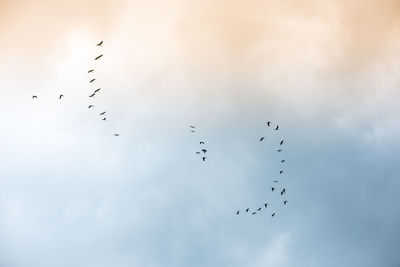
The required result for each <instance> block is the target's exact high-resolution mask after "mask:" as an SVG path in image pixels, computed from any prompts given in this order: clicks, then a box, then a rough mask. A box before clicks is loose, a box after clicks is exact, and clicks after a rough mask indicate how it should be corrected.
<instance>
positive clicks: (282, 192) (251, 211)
mask: <svg viewBox="0 0 400 267" xmlns="http://www.w3.org/2000/svg"><path fill="white" fill-rule="evenodd" d="M102 45H103V41H101V42H99V43H98V44H96V46H98V47H102ZM102 57H103V54H100V55H98V56H96V57H95V59H94V60H95V61H97V60H99V59H101V58H102ZM93 72H95V69H89V70H88V74H91V73H93ZM95 81H96V78H90V80H89V84H94V82H95ZM100 90H101V88H97V89H95V90H94V91H93V93H91V94H90V95H89V98H91V99H92V98H94V97H95V96H96V94H98V93H99V92H100ZM63 97H64V95H63V94H60V95H59V97H58V99H59V100H61V99H62V98H63ZM37 98H38V96H37V95H33V96H32V99H37ZM94 107H95V106H94V105H93V104H89V106H88V109H93V108H94ZM106 113H107V111H102V112H101V113H99V115H100V117H101V120H102V121H106V120H107V117H106ZM189 127H190V132H192V133H195V132H196V127H195V126H193V125H190V126H189ZM267 127H268V128H269V127H271V122H270V121H268V122H267ZM278 130H279V125H276V127H275V129H274V131H278ZM114 136H119V134H118V133H114ZM264 140H265V137H264V136H262V137H260V139H259V142H260V143H261V142H264ZM199 144H200V145H201V146H202V147H200V150H199V151H196V152H195V154H196V155H200V157H201V160H202V161H203V162H205V161H206V159H207V157H206V153H207V149H206V148H205V143H204V141H200V142H199ZM283 144H284V140H281V141H280V142H279V148H278V149H277V150H276V152H278V153H280V152H282V146H283ZM280 162H281V164H284V163H285V162H286V160H285V159H281V160H280ZM283 173H284V170H283V168H282V169H281V170H280V171H279V175H283ZM272 182H273V184H274V185H275V184H278V183H279V181H278V180H274V181H272ZM270 189H271V191H272V192H279V191H280V195H281V196H282V197H283V196H284V195H285V194H286V188H282V189H281V190H277V188H276V185H275V186H272V187H271V188H270ZM282 203H283V205H286V204H287V203H288V201H287V200H286V199H284V200H283V201H282ZM268 206H269V204H268V203H264V204H263V205H261V207H258V208H255V209H250V208H246V209H244V213H245V214H252V215H256V214H257V212H261V211H262V209H267V208H268ZM242 212H243V211H242ZM240 214H241V213H240V210H237V211H236V215H240ZM275 215H276V212H275V211H273V212H272V213H271V217H274V216H275Z"/></svg>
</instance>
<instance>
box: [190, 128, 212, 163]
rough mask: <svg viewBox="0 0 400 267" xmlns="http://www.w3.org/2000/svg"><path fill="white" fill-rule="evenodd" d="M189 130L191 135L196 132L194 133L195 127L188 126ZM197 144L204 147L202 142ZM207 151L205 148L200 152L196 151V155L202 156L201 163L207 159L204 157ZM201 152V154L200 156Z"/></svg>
mask: <svg viewBox="0 0 400 267" xmlns="http://www.w3.org/2000/svg"><path fill="white" fill-rule="evenodd" d="M189 128H190V132H191V133H195V132H196V131H195V128H196V127H195V126H193V125H190V126H189ZM199 144H200V145H204V141H200V142H199ZM207 151H208V150H207V149H206V148H204V147H203V148H202V149H201V150H200V151H196V154H197V155H203V156H202V157H201V159H202V160H203V162H204V161H206V159H207V157H206V156H205V154H206V153H207ZM201 152H203V154H201Z"/></svg>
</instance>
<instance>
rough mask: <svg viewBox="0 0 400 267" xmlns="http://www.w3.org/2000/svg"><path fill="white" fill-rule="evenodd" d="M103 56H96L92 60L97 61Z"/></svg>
mask: <svg viewBox="0 0 400 267" xmlns="http://www.w3.org/2000/svg"><path fill="white" fill-rule="evenodd" d="M102 56H103V55H100V56H97V57H96V58H95V59H94V60H98V59H99V58H101V57H102Z"/></svg>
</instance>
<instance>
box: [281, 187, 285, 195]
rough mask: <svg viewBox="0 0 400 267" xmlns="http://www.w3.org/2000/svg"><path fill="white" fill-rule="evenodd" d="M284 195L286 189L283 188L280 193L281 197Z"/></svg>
mask: <svg viewBox="0 0 400 267" xmlns="http://www.w3.org/2000/svg"><path fill="white" fill-rule="evenodd" d="M285 193H286V189H285V188H283V190H282V192H281V196H282V195H283V194H285Z"/></svg>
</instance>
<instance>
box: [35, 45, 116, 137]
mask: <svg viewBox="0 0 400 267" xmlns="http://www.w3.org/2000/svg"><path fill="white" fill-rule="evenodd" d="M96 46H97V47H103V41H101V42H99V43H98V44H96ZM102 57H103V54H100V55H98V56H96V57H95V58H94V60H95V61H97V60H99V59H101V58H102ZM94 71H95V70H94V69H89V70H88V74H91V73H93V72H94ZM95 81H96V78H90V80H89V84H94V82H95ZM100 90H101V88H100V87H99V88H97V89H95V90H94V91H93V93H91V94H90V95H89V98H94V97H95V96H96V94H97V93H99V92H100ZM63 97H64V95H63V94H60V96H59V97H58V99H59V100H61V99H62V98H63ZM37 98H38V96H37V95H33V96H32V99H37ZM94 107H95V106H94V105H93V104H89V106H88V109H93V108H94ZM106 113H107V111H102V112H100V114H99V116H100V118H101V120H102V121H107V117H106ZM114 136H119V134H118V133H114Z"/></svg>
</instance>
